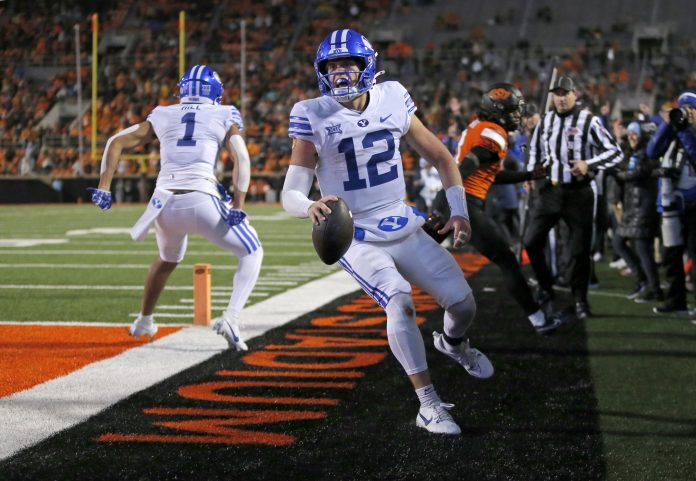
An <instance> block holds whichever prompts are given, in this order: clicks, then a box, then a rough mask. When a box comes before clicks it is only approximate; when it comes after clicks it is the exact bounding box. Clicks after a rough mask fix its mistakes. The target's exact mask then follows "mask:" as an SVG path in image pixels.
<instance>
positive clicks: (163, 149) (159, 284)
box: [88, 65, 263, 350]
mask: <svg viewBox="0 0 696 481" xmlns="http://www.w3.org/2000/svg"><path fill="white" fill-rule="evenodd" d="M222 93H223V87H222V82H221V81H220V77H218V74H217V72H215V71H214V70H213V69H211V68H210V67H207V66H205V65H196V66H194V67H193V68H191V69H189V70H188V71H187V72H186V73H185V74H184V76H183V77H182V79H181V81H180V82H179V94H180V98H181V103H180V104H178V105H170V106H167V107H156V108H155V109H154V110H153V111H152V113H151V114H150V115H149V116H148V118H147V120H146V121H145V122H142V123H140V124H138V125H134V126H132V127H129V128H127V129H125V130H122V131H121V132H118V133H117V134H116V135H114V136H113V137H111V138H110V139H109V140H108V141H107V143H106V147H105V148H104V156H103V158H102V167H101V175H100V178H99V187H98V188H96V189H95V188H89V189H88V190H89V191H90V192H92V202H94V203H95V204H96V205H98V206H99V207H101V208H102V209H104V210H106V209H109V208H110V207H111V192H110V191H109V189H110V187H111V181H112V179H113V176H114V173H115V171H116V167H117V166H118V163H119V160H120V157H121V151H122V150H123V149H124V148H126V149H128V148H133V147H136V146H139V145H144V144H146V143H148V142H150V141H151V140H153V139H154V137H155V136H156V137H157V138H158V139H159V141H160V157H161V169H160V172H159V175H158V176H157V185H156V187H155V191H154V193H153V194H152V198H151V199H150V202H148V205H147V208H146V209H145V212H144V213H143V215H142V216H141V217H140V219H139V220H138V222H136V224H135V226H133V229H132V230H131V236H132V237H133V238H134V239H137V240H143V239H144V238H145V236H146V235H147V232H148V230H149V228H150V226H151V225H152V224H153V223H154V225H155V230H156V238H157V246H158V248H159V259H157V260H155V262H154V263H153V264H152V266H151V267H150V272H149V274H148V277H147V281H146V283H145V289H144V293H143V300H142V306H141V310H140V314H139V315H138V317H137V319H136V320H135V321H134V322H133V325H132V326H131V328H130V334H131V335H132V336H133V337H140V336H142V335H147V336H149V337H152V336H154V335H155V333H156V332H157V326H156V325H155V323H154V319H153V311H154V309H155V305H156V304H157V300H158V299H159V296H160V294H161V293H162V290H163V289H164V287H165V285H166V283H167V280H168V279H169V276H170V275H171V273H172V272H173V271H174V269H175V268H176V266H177V265H178V264H179V262H181V261H182V259H183V258H184V255H185V253H186V247H187V245H188V236H189V234H198V235H201V236H203V237H205V238H206V239H208V240H209V241H210V242H212V243H214V244H215V245H217V246H220V247H222V248H223V249H225V250H227V251H229V252H230V253H231V254H233V255H235V256H237V257H238V258H239V263H238V265H237V270H236V272H235V275H234V289H233V291H232V296H231V297H230V302H229V304H228V306H227V309H225V311H224V312H223V313H222V315H221V316H220V317H219V318H218V319H216V320H215V322H214V324H213V329H214V330H215V331H216V332H217V333H218V334H220V335H222V336H223V337H224V338H225V340H227V343H228V344H229V346H230V347H232V348H234V349H237V350H246V349H247V345H246V343H245V342H244V341H243V340H242V337H241V334H240V329H239V313H240V311H241V310H242V308H243V307H244V305H245V304H246V301H247V300H248V298H249V296H250V294H251V291H252V289H253V288H254V285H255V284H256V280H257V279H258V276H259V272H260V270H261V261H262V259H263V249H262V247H261V242H260V241H259V238H258V235H257V234H256V231H255V230H254V228H253V227H252V226H251V224H250V223H249V220H248V219H247V215H246V213H245V212H244V210H243V208H244V201H245V198H246V192H247V190H248V187H249V177H250V165H249V153H248V152H247V148H246V144H245V142H244V139H243V138H242V137H241V135H240V132H241V130H242V129H243V128H244V124H243V122H242V117H241V115H240V114H239V111H238V110H237V109H236V108H234V107H231V106H223V105H219V104H220V101H221V99H222ZM225 145H227V147H228V148H229V151H230V153H231V154H232V158H233V159H234V161H235V164H236V168H235V169H234V178H233V182H232V184H233V187H234V199H233V202H232V206H231V208H230V205H229V203H228V201H229V200H230V197H229V195H227V192H226V191H225V190H224V188H223V187H222V185H220V184H219V183H218V182H217V179H216V177H215V162H216V160H217V157H218V152H219V150H220V149H221V148H222V147H224V146H225Z"/></svg>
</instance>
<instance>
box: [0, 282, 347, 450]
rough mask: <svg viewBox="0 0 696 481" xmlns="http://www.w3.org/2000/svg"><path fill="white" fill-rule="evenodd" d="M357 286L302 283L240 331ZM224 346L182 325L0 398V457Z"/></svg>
mask: <svg viewBox="0 0 696 481" xmlns="http://www.w3.org/2000/svg"><path fill="white" fill-rule="evenodd" d="M358 289H359V287H358V285H357V284H356V283H355V280H354V279H353V278H351V277H350V276H349V275H348V274H346V273H345V272H344V271H338V272H336V273H334V274H331V275H329V276H327V277H324V278H322V279H318V280H315V281H311V282H308V283H307V284H304V285H302V286H300V287H296V288H294V289H290V290H288V291H285V292H283V293H280V294H278V295H276V296H274V297H272V298H270V299H268V300H266V301H263V302H259V303H258V304H254V305H252V306H250V307H248V308H246V309H244V311H242V315H241V317H242V332H243V333H244V336H245V338H247V339H253V338H255V337H258V336H261V335H263V334H264V333H266V332H267V331H269V330H270V329H273V328H275V327H277V326H281V325H283V324H286V323H288V322H290V321H292V320H294V319H297V318H298V317H300V316H302V315H303V314H306V313H308V312H311V311H313V310H315V309H317V308H319V307H321V306H322V305H324V304H327V303H329V302H331V301H333V300H334V299H336V298H338V297H340V296H343V295H345V294H349V293H351V292H355V291H357V290H358ZM111 325H113V324H111ZM226 348H227V343H226V341H225V340H224V339H223V338H222V337H221V336H218V335H216V334H215V333H214V332H212V331H211V330H210V329H209V328H203V327H198V326H190V327H185V328H184V329H181V330H180V331H177V332H175V333H173V334H170V335H168V336H165V337H163V338H161V339H158V340H156V341H154V342H152V343H149V344H144V345H140V346H138V347H134V348H133V349H128V350H127V351H124V352H123V353H121V354H119V355H117V356H114V357H111V358H109V359H104V360H102V361H98V362H94V363H92V364H88V365H87V366H84V367H82V368H81V369H78V370H77V371H74V372H72V373H70V374H67V375H65V376H62V377H59V378H56V379H52V380H50V381H47V382H44V383H42V384H39V385H37V386H34V387H32V388H30V389H27V390H25V391H21V392H18V393H15V394H11V395H9V396H5V397H2V398H0V460H2V459H5V458H8V457H10V456H12V455H13V454H15V453H17V452H19V451H21V450H22V449H26V448H28V447H31V446H33V445H35V444H37V443H39V442H41V441H43V440H44V439H46V438H48V437H49V436H52V435H54V434H56V433H58V432H60V431H63V430H65V429H68V428H70V427H72V426H75V425H77V424H79V423H81V422H83V421H85V420H87V419H88V418H90V417H92V416H94V415H96V414H98V413H99V412H101V411H103V410H105V409H107V408H108V407H110V406H112V405H113V404H115V403H117V402H119V401H121V400H123V399H125V398H126V397H128V396H130V395H132V394H135V393H137V392H139V391H142V390H144V389H147V388H148V387H150V386H152V385H154V384H156V383H158V382H161V381H163V380H165V379H167V378H169V377H171V376H173V375H175V374H177V373H179V372H181V371H183V370H185V369H188V368H189V367H191V366H194V365H196V364H200V363H202V362H204V361H206V360H207V359H210V358H211V357H213V356H214V355H216V354H218V353H220V352H222V351H223V350H225V349H226ZM134 372H137V373H138V374H137V376H135V375H133V373H134Z"/></svg>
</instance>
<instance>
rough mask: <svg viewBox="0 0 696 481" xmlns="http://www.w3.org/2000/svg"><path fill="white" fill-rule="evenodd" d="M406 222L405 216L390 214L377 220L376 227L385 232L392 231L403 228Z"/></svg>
mask: <svg viewBox="0 0 696 481" xmlns="http://www.w3.org/2000/svg"><path fill="white" fill-rule="evenodd" d="M407 223H408V218H406V217H401V216H400V215H390V216H389V217H385V218H384V219H382V220H381V221H379V224H378V225H377V228H378V229H379V230H383V231H385V232H394V231H397V230H400V229H403V228H404V227H405V226H406V224H407Z"/></svg>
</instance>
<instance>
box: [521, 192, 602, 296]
mask: <svg viewBox="0 0 696 481" xmlns="http://www.w3.org/2000/svg"><path fill="white" fill-rule="evenodd" d="M537 189H538V191H537V196H536V199H535V202H534V205H533V206H532V207H531V208H530V211H529V216H530V218H529V221H528V222H529V224H528V227H527V231H526V232H525V236H524V246H525V248H526V249H527V255H528V256H529V260H530V262H531V264H532V268H533V269H534V273H535V274H536V277H537V280H538V281H539V286H540V287H541V288H542V289H545V290H548V291H550V290H551V289H552V288H553V276H552V275H551V272H550V270H549V267H548V265H547V264H546V257H545V255H544V247H545V246H546V240H547V238H548V233H549V231H550V230H551V228H552V227H554V226H555V225H556V223H557V222H558V220H559V219H563V220H564V221H565V223H566V224H567V225H568V228H569V229H570V239H569V241H570V242H569V243H570V245H569V246H568V247H569V249H570V264H569V265H568V270H569V271H570V279H569V280H570V288H571V291H572V292H573V297H574V298H575V300H576V301H583V302H587V287H588V284H589V280H590V248H591V243H592V223H593V211H594V193H593V191H592V187H591V186H590V185H589V184H583V185H573V186H563V185H561V184H559V185H557V186H554V185H553V184H551V182H550V181H548V180H547V181H544V182H540V183H539V186H538V187H537Z"/></svg>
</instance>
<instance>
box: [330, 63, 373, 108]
mask: <svg viewBox="0 0 696 481" xmlns="http://www.w3.org/2000/svg"><path fill="white" fill-rule="evenodd" d="M345 58H350V59H352V60H354V61H355V63H356V64H357V65H358V69H359V70H343V69H338V70H337V71H335V72H330V73H329V72H328V71H327V64H328V63H329V60H327V61H325V62H322V65H321V66H320V72H321V75H319V82H320V84H323V85H324V87H325V89H326V90H327V92H328V93H326V94H325V95H329V96H331V97H333V98H334V99H336V100H337V101H338V102H350V101H351V100H353V99H354V98H356V97H359V96H360V95H362V93H363V92H365V91H367V90H369V89H370V88H372V82H371V81H370V82H368V81H367V79H366V76H365V72H366V69H365V68H364V64H365V62H364V61H363V59H361V58H359V57H345ZM361 66H363V67H362V69H360V67H361ZM320 90H321V89H320Z"/></svg>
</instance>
